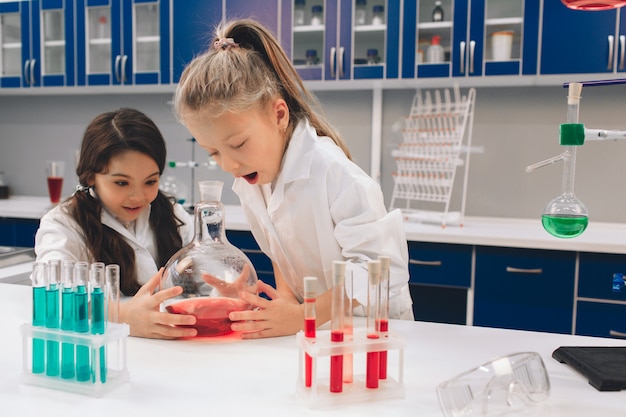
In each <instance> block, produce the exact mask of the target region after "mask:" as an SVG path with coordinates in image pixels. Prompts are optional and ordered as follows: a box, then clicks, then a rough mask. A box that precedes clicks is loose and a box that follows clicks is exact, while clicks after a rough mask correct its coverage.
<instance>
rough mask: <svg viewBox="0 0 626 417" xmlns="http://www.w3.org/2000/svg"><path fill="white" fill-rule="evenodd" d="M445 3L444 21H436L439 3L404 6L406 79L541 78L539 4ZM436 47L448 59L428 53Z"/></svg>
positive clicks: (530, 0) (518, 0)
mask: <svg viewBox="0 0 626 417" xmlns="http://www.w3.org/2000/svg"><path fill="white" fill-rule="evenodd" d="M442 5H443V9H444V19H443V21H436V22H433V21H432V10H433V7H434V1H423V2H421V1H420V2H405V4H404V18H403V19H404V20H403V22H404V24H403V35H402V40H403V49H402V63H403V64H402V77H403V78H415V77H417V78H448V77H451V76H453V77H478V76H496V75H533V74H536V72H537V45H538V36H539V14H540V10H539V8H540V7H539V5H540V2H539V0H526V1H523V0H507V1H502V0H498V1H496V0H471V1H470V0H447V1H446V0H444V1H443V2H442ZM498 40H503V41H502V43H500V42H499V41H498ZM435 43H438V44H440V45H441V46H442V48H443V50H444V54H443V57H437V58H436V57H435V56H431V55H430V54H429V47H430V46H431V45H432V44H435ZM502 44H503V47H500V46H499V45H502Z"/></svg>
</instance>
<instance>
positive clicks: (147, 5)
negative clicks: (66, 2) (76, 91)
mask: <svg viewBox="0 0 626 417" xmlns="http://www.w3.org/2000/svg"><path fill="white" fill-rule="evenodd" d="M169 9H170V2H169V0H77V12H76V32H77V36H76V39H77V67H78V85H89V86H92V85H121V84H128V85H131V84H169V83H170V71H171V70H170V23H169V22H170V19H169V16H170V10H169Z"/></svg>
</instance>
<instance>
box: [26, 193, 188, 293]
mask: <svg viewBox="0 0 626 417" xmlns="http://www.w3.org/2000/svg"><path fill="white" fill-rule="evenodd" d="M66 205H67V203H64V204H60V205H58V206H57V207H55V208H53V209H52V210H50V211H49V212H48V213H46V214H45V215H44V216H43V218H42V219H41V222H40V224H39V229H38V230H37V234H36V235H35V254H36V255H37V261H44V262H45V261H48V260H50V259H60V260H72V261H74V262H81V261H82V262H90V263H91V262H97V261H98V260H97V259H93V257H92V256H91V254H90V253H89V250H88V249H87V245H86V243H85V236H84V234H83V231H82V229H81V227H80V226H79V225H78V223H76V221H75V220H74V218H73V217H72V216H71V215H70V214H69V213H68V212H67V210H66ZM174 213H175V214H176V217H178V218H179V219H180V220H182V221H183V222H184V223H185V224H184V225H183V226H181V227H180V229H179V233H180V236H181V238H182V241H183V245H186V244H188V243H189V242H191V241H192V240H193V237H194V229H193V218H192V216H190V215H189V214H188V213H187V212H186V211H185V209H184V208H183V207H182V206H181V205H180V204H175V205H174ZM149 218H150V207H148V209H147V210H144V211H143V212H142V213H141V214H140V215H139V217H138V218H137V221H136V222H135V231H134V233H132V231H130V230H127V229H126V228H125V227H124V226H123V225H122V224H121V223H120V222H119V221H118V220H117V219H115V217H113V216H112V215H111V214H110V213H109V212H108V211H106V210H104V209H103V210H102V216H101V219H102V224H105V225H107V226H109V227H110V228H112V229H113V230H115V231H116V232H118V233H120V234H121V235H122V237H123V238H124V239H125V240H126V242H127V243H128V244H129V245H130V246H131V247H132V248H133V249H135V268H136V270H137V279H138V281H139V283H140V284H142V285H143V284H145V283H146V282H147V281H148V280H149V279H150V278H152V277H153V276H154V274H156V273H157V272H158V268H157V263H156V261H155V259H156V258H157V256H158V254H157V247H156V240H155V235H154V232H153V231H152V229H151V228H150V222H149Z"/></svg>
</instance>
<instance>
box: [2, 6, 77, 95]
mask: <svg viewBox="0 0 626 417" xmlns="http://www.w3.org/2000/svg"><path fill="white" fill-rule="evenodd" d="M0 30H1V33H2V35H1V36H0V42H1V44H2V45H0V46H1V48H0V49H1V52H0V53H1V57H0V63H1V64H2V66H1V68H2V70H1V71H2V72H1V73H0V87H2V88H15V87H17V88H31V87H42V86H44V87H45V86H72V85H74V84H75V70H74V68H75V66H74V57H75V54H74V45H75V41H74V2H73V1H71V0H33V1H18V2H10V3H0Z"/></svg>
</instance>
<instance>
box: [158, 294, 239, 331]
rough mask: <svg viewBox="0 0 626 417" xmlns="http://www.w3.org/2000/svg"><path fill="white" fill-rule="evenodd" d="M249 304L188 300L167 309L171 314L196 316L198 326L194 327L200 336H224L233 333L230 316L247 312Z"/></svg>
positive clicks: (199, 299)
mask: <svg viewBox="0 0 626 417" xmlns="http://www.w3.org/2000/svg"><path fill="white" fill-rule="evenodd" d="M247 309H248V304H246V303H245V302H244V301H242V300H239V299H236V298H221V297H220V298H208V297H199V298H188V299H186V300H182V301H179V302H177V303H174V304H170V305H169V306H167V307H166V310H167V311H168V312H169V313H173V314H191V315H193V316H196V324H194V325H192V326H181V327H192V328H194V329H196V330H197V331H198V336H205V337H206V336H210V337H213V336H222V335H225V334H229V333H232V330H231V329H230V325H231V323H232V322H231V321H230V319H229V318H228V315H229V314H230V313H231V312H233V311H242V310H247Z"/></svg>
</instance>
